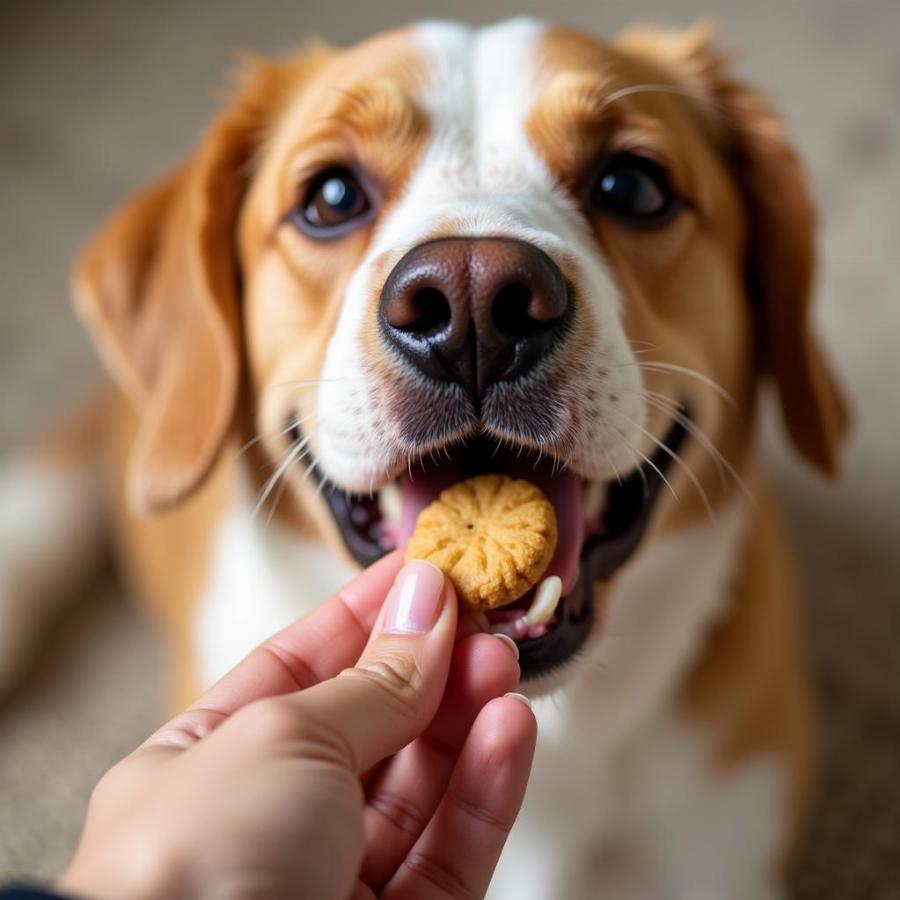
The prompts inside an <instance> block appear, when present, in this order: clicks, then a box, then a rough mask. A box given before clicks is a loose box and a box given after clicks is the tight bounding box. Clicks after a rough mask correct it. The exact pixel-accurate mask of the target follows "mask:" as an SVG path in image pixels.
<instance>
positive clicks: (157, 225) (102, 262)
mask: <svg viewBox="0 0 900 900" xmlns="http://www.w3.org/2000/svg"><path fill="white" fill-rule="evenodd" d="M324 53H325V51H324V50H323V49H317V50H312V51H308V52H307V53H305V54H303V56H302V57H301V58H298V59H295V60H292V61H290V62H285V63H264V62H260V61H252V62H249V61H248V62H247V63H245V65H244V78H243V81H242V84H241V86H240V87H239V89H238V91H237V92H236V94H235V96H234V97H233V98H232V101H231V103H230V104H229V106H228V108H227V109H226V111H225V112H224V113H222V114H221V115H220V116H219V118H218V119H217V120H215V121H214V122H213V124H212V126H211V128H210V129H209V130H208V132H207V133H206V135H205V137H204V139H203V141H202V143H201V145H200V147H199V149H198V150H197V152H196V153H195V154H194V156H193V157H192V158H191V159H190V160H189V161H188V163H187V164H186V165H185V166H184V167H183V168H182V169H181V170H179V171H178V172H176V173H175V174H173V175H171V176H170V177H169V178H167V179H165V180H164V181H162V182H161V183H160V184H158V185H156V186H154V187H152V188H150V189H149V190H147V191H145V192H143V193H141V194H139V195H138V196H137V197H135V198H134V199H133V200H132V201H131V202H129V203H128V204H126V205H125V207H124V208H123V209H121V210H120V211H119V212H118V213H116V214H114V215H113V216H112V217H111V218H110V220H109V221H108V222H107V223H106V224H105V225H103V226H102V227H101V229H100V230H99V232H98V233H97V235H96V236H95V237H94V238H93V240H92V241H91V242H90V243H89V245H88V246H87V247H86V249H85V250H84V251H83V253H82V255H81V257H80V259H79V260H78V262H77V264H76V267H75V271H74V278H73V282H74V294H75V300H76V307H77V309H78V311H79V313H80V315H81V316H82V318H83V319H84V321H85V322H86V324H87V327H88V329H89V331H90V332H91V334H92V336H93V338H94V340H95V343H96V344H97V346H98V348H99V350H100V353H101V355H102V356H103V358H104V361H105V363H106V365H107V367H108V369H109V370H110V372H111V374H112V375H113V377H114V379H115V380H116V381H117V382H118V384H119V386H120V387H121V388H122V389H123V390H125V392H126V393H127V394H128V395H129V396H130V397H131V398H132V399H133V401H134V402H135V404H136V405H137V407H138V408H139V410H140V427H139V431H138V435H137V438H136V441H135V444H134V447H133V449H132V455H131V458H130V459H129V464H128V474H127V496H128V502H129V506H130V507H131V508H132V510H134V511H135V512H138V513H148V512H155V511H160V510H164V509H166V508H168V507H170V506H171V505H173V504H175V503H177V502H178V501H180V500H182V499H183V498H185V497H186V496H187V495H188V494H189V493H190V492H191V491H192V490H193V489H194V488H195V487H197V486H198V485H199V484H200V483H201V482H202V480H203V478H204V477H205V476H206V475H207V474H208V473H209V471H210V469H211V468H212V466H213V463H214V462H215V460H216V458H217V456H218V453H219V450H220V449H221V446H222V444H223V442H224V440H225V438H226V436H227V434H228V432H229V430H230V427H231V424H232V421H233V416H234V411H235V405H236V401H237V394H238V388H239V382H240V377H241V356H242V353H241V337H240V311H239V294H240V272H239V269H238V261H237V254H236V246H235V245H236V234H235V232H236V228H235V226H236V220H237V216H238V212H239V209H240V205H241V201H242V198H243V195H244V191H245V188H246V181H247V178H248V169H249V167H250V165H251V163H252V158H253V155H254V152H255V150H256V149H257V147H258V145H259V143H260V141H261V140H262V139H263V137H264V136H265V134H266V132H267V129H268V126H269V123H270V122H271V120H272V118H273V116H274V115H275V113H276V111H277V109H278V108H279V107H280V105H281V104H282V103H283V102H285V96H286V93H287V92H286V88H287V87H288V86H290V87H294V86H296V85H297V84H298V80H301V79H302V78H303V77H304V76H305V74H306V73H307V72H308V71H309V70H310V69H311V68H312V67H313V66H314V65H315V64H317V63H318V61H319V60H320V59H321V57H322V55H323V54H324Z"/></svg>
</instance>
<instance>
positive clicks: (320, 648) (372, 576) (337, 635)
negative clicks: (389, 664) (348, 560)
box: [187, 550, 403, 717]
mask: <svg viewBox="0 0 900 900" xmlns="http://www.w3.org/2000/svg"><path fill="white" fill-rule="evenodd" d="M402 565H403V553H402V552H401V551H399V550H396V551H394V552H393V553H390V554H388V555H387V556H385V557H383V558H382V559H380V560H379V561H378V562H376V563H374V564H373V565H371V566H369V568H368V569H366V570H365V571H364V572H362V573H361V574H360V575H358V576H357V577H356V578H354V579H353V580H352V581H350V582H348V583H347V584H345V585H344V586H343V587H342V588H341V589H340V590H339V591H338V592H337V593H336V594H334V595H333V596H331V597H329V598H328V600H326V601H325V602H324V603H322V605H321V606H319V607H317V608H316V609H314V610H313V611H312V612H311V613H308V614H307V615H305V616H303V618H301V619H298V620H297V621H296V622H292V623H291V624H290V625H288V626H287V628H284V629H283V630H282V631H279V632H278V633H277V634H276V635H273V636H272V637H270V638H269V639H268V640H266V641H264V642H263V643H262V644H260V645H259V646H258V647H257V648H256V649H255V650H253V651H252V652H251V653H250V655H249V656H247V657H245V658H244V659H243V660H241V662H239V663H238V664H237V665H236V666H235V667H234V668H233V669H232V670H231V671H230V672H228V674H227V675H224V676H223V677H222V678H220V679H219V681H217V682H216V683H215V684H214V685H213V686H212V687H211V688H210V689H209V690H208V691H206V693H205V694H203V696H202V697H200V699H199V700H197V701H196V703H193V704H192V705H191V706H190V707H189V709H188V710H187V711H188V712H190V711H193V710H195V709H203V710H207V711H212V712H214V713H218V714H220V715H221V716H223V717H227V716H230V715H232V714H233V713H235V712H237V710H239V709H240V708H241V707H242V706H246V705H247V704H248V703H251V702H252V701H254V700H259V699H261V698H263V697H274V696H276V695H279V694H288V693H293V692H294V691H302V690H303V689H304V688H307V687H311V686H312V685H314V684H317V683H318V682H320V681H324V680H325V679H327V678H333V677H334V676H335V675H337V674H338V672H340V671H341V670H342V669H346V668H347V667H348V666H352V665H353V664H354V663H355V662H356V660H357V659H358V658H359V656H360V654H361V653H362V651H363V649H364V648H365V646H366V642H367V641H368V639H369V633H370V632H371V630H372V627H373V626H374V624H375V620H376V619H377V617H378V613H379V611H380V610H381V606H382V604H383V603H384V598H385V597H386V596H387V593H388V591H389V590H390V588H391V585H392V584H393V582H394V578H395V577H396V575H397V572H398V571H399V570H400V567H401V566H402Z"/></svg>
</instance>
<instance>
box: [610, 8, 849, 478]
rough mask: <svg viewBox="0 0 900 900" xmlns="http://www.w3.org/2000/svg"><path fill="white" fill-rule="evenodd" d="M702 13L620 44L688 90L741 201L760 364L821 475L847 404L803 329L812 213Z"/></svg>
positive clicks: (772, 124)
mask: <svg viewBox="0 0 900 900" xmlns="http://www.w3.org/2000/svg"><path fill="white" fill-rule="evenodd" d="M712 37H713V29H712V28H711V27H710V26H709V25H708V24H706V23H701V24H700V25H697V26H694V27H693V28H691V29H688V30H687V31H682V32H666V31H657V30H654V29H648V28H641V29H635V30H632V31H630V32H627V33H626V34H624V35H622V37H621V38H620V43H619V45H620V46H621V47H622V49H624V50H626V52H628V51H630V52H632V53H635V54H638V55H641V56H644V57H645V58H647V59H648V60H650V61H653V62H655V63H656V64H657V65H660V64H661V65H663V66H664V67H665V68H666V69H667V70H668V71H670V72H672V73H673V74H674V75H675V76H676V78H677V79H678V81H679V82H680V83H681V84H682V85H683V86H684V87H685V88H687V89H688V91H689V92H690V93H691V94H692V95H693V96H694V97H695V98H696V99H697V101H698V104H699V106H700V107H701V109H702V110H703V111H704V113H705V116H706V118H707V120H708V121H709V122H710V124H711V125H712V128H713V130H714V135H715V139H716V140H717V141H718V142H720V143H721V145H722V146H723V149H724V152H725V154H726V155H727V158H728V160H729V162H730V165H731V168H732V171H733V172H734V173H735V177H736V181H737V184H738V186H739V188H740V190H741V193H742V196H743V200H744V205H745V208H746V211H747V223H748V224H747V228H748V231H747V258H746V278H747V286H748V289H749V293H750V297H751V300H752V302H753V303H754V304H755V306H756V310H757V321H758V323H759V333H760V350H761V354H762V360H763V370H764V372H766V373H767V374H768V375H770V376H771V377H772V378H773V379H774V380H775V383H776V385H777V387H778V393H779V398H780V402H781V411H782V416H783V419H784V422H785V426H786V428H787V431H788V433H789V434H790V436H791V439H792V440H793V442H794V445H795V446H796V447H797V449H798V450H799V451H800V453H801V454H803V456H804V457H806V459H807V460H808V461H809V462H811V463H813V464H814V465H815V466H817V467H818V468H819V469H821V470H822V471H823V472H825V473H826V474H828V475H834V474H836V472H837V469H838V451H839V446H840V443H841V438H842V437H843V435H844V433H845V431H846V427H847V413H846V407H845V405H844V402H843V400H842V398H841V394H840V392H839V390H838V388H837V386H836V384H835V382H834V379H833V378H832V375H831V373H830V371H829V367H828V365H827V363H826V360H825V358H824V356H823V354H822V351H821V349H820V347H819V345H818V343H817V341H816V338H815V335H814V334H813V331H812V323H811V310H810V301H811V289H812V280H813V269H814V261H815V251H814V230H815V213H814V210H813V207H812V204H811V201H810V197H809V192H808V189H807V185H806V178H805V176H804V173H803V168H802V166H801V164H800V162H799V160H798V158H797V156H796V154H795V153H794V150H793V148H792V147H791V145H790V143H789V141H788V139H787V137H786V135H785V131H784V128H783V126H782V124H781V122H780V121H779V119H778V118H777V116H776V115H775V114H774V113H773V111H772V110H771V108H770V107H769V106H768V104H767V103H766V102H765V100H764V99H763V98H762V97H761V96H760V95H759V94H757V93H755V92H754V91H752V90H750V89H749V88H747V87H745V86H744V85H742V84H740V83H739V82H737V81H735V80H733V79H732V78H730V77H729V75H728V74H727V71H726V63H727V60H726V58H725V57H724V56H723V55H721V54H719V53H717V52H716V51H715V50H714V49H713V46H712Z"/></svg>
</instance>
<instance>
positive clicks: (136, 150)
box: [0, 0, 900, 900]
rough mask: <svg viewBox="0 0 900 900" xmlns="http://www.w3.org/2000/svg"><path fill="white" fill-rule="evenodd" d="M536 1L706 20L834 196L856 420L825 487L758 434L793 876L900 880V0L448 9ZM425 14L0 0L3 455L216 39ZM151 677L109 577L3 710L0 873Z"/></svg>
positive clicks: (61, 847) (188, 125) (24, 848)
mask: <svg viewBox="0 0 900 900" xmlns="http://www.w3.org/2000/svg"><path fill="white" fill-rule="evenodd" d="M448 8H449V4H448V5H447V6H445V7H443V9H448ZM551 8H552V9H553V10H554V12H553V13H552V16H553V17H554V18H557V19H561V20H565V21H569V22H571V23H574V24H578V25H582V26H585V27H590V28H592V29H594V30H596V31H598V32H612V31H614V30H615V29H616V28H618V27H620V26H621V25H624V24H625V23H627V22H628V21H630V20H633V19H634V18H635V17H641V18H645V19H647V18H655V19H657V20H659V21H664V22H669V23H674V24H686V23H688V22H690V21H691V20H692V19H694V18H696V17H698V16H700V15H703V14H707V13H712V14H714V15H715V17H716V18H717V19H718V20H719V22H720V23H721V25H722V33H723V39H724V41H725V42H726V43H727V44H728V45H730V46H733V47H737V48H739V49H741V50H742V51H743V55H742V61H741V63H740V67H741V70H742V71H743V72H744V73H745V74H747V75H748V76H750V77H751V78H752V79H753V80H754V81H755V82H756V83H757V84H759V85H761V86H763V87H764V88H766V89H767V90H768V91H769V92H770V93H771V94H773V95H774V96H775V97H777V98H778V101H779V103H780V105H781V107H782V108H783V109H784V110H785V112H786V113H787V116H788V118H789V119H790V121H791V123H792V127H793V128H794V131H795V133H796V135H797V137H798V142H799V144H800V146H801V148H802V150H803V152H804V155H805V156H806V157H807V159H808V160H809V162H810V166H811V171H812V176H813V180H814V183H815V186H816V193H817V196H818V198H819V201H820V206H821V209H822V212H823V216H824V224H823V233H822V238H823V240H822V246H823V254H824V265H823V269H822V278H821V291H820V295H821V299H822V305H821V307H820V322H821V326H822V329H823V331H824V332H825V333H826V334H827V337H828V340H829V343H830V346H831V347H832V348H833V353H834V356H835V358H836V360H837V362H838V365H839V367H840V369H841V370H842V372H843V375H844V379H845V383H846V385H847V386H848V388H849V391H850V393H851V395H852V397H853V400H854V403H855V404H856V406H857V416H858V421H857V429H856V432H855V434H854V437H853V439H852V441H851V443H850V445H849V447H848V453H847V472H846V478H845V480H844V481H843V483H842V484H841V485H840V486H839V487H838V488H835V489H830V488H828V487H826V486H824V485H822V484H821V483H819V482H818V481H816V480H815V479H814V478H813V477H812V476H810V475H809V474H808V473H807V472H805V471H804V470H803V469H802V468H801V467H799V466H798V465H797V464H796V463H795V461H794V460H793V458H792V457H790V455H789V454H788V453H787V451H786V450H785V449H784V445H783V443H782V441H781V439H780V436H779V435H778V434H777V433H773V435H772V436H771V440H770V446H771V455H772V458H773V466H774V468H775V470H776V472H777V474H778V480H779V484H780V486H781V490H782V494H783V498H784V503H785V505H786V507H787V510H788V513H789V517H790V521H791V524H792V525H793V535H794V540H795V543H796V546H797V551H798V555H799V558H800V561H801V564H802V571H803V573H804V575H805V580H806V584H807V586H808V588H809V592H808V594H809V603H808V617H809V620H810V628H811V633H812V637H813V651H814V659H815V664H816V673H817V679H818V685H819V688H820V693H821V696H822V701H823V706H824V709H825V713H826V728H827V730H826V740H827V743H826V771H825V777H824V781H823V784H822V791H821V799H820V806H819V810H818V813H817V815H816V817H815V820H814V822H813V824H812V828H811V832H810V835H809V839H808V841H807V844H806V846H805V848H804V851H803V853H802V856H801V860H800V865H799V866H798V872H797V877H796V896H797V897H802V898H809V900H813V898H815V900H821V898H837V900H841V898H848V900H849V898H859V900H888V898H897V897H900V654H898V649H897V647H898V639H900V478H898V476H897V472H896V463H897V460H898V451H897V447H898V446H900V398H898V384H900V362H898V360H900V353H898V347H900V291H898V284H897V283H898V274H897V273H898V269H897V258H898V255H900V253H898V251H900V212H898V209H900V206H898V200H900V54H898V51H897V48H898V46H900V3H897V2H896V0H883V2H880V3H879V2H869V3H866V2H862V0H857V2H853V0H845V2H841V0H766V2H763V0H755V2H740V0H733V2H728V3H720V4H716V5H714V4H712V3H702V2H695V0H683V2H665V0H648V2H644V3H642V4H635V3H633V2H623V0H604V2H603V3H598V2H594V0H559V2H555V3H553V4H550V3H549V2H547V3H546V4H544V5H542V4H540V3H535V2H530V3H515V4H513V3H507V2H503V0H477V2H476V0H465V2H458V3H456V4H454V9H456V10H457V11H459V10H463V12H464V13H465V11H466V10H467V9H469V10H471V17H472V19H473V20H474V21H489V20H492V19H496V18H500V17H503V16H506V15H510V14H512V13H517V12H522V11H529V12H532V13H536V14H538V15H545V16H546V15H549V13H548V10H550V9H551ZM423 10H427V12H428V13H429V14H431V15H435V14H442V12H443V10H442V7H441V6H439V5H436V4H435V5H431V6H429V5H428V4H421V3H413V2H412V0H385V2H382V3H378V4H374V3H358V4H357V3H351V2H346V0H329V2H328V3H316V4H313V3H311V2H308V3H304V2H303V0H277V2H262V0H257V2H253V3H246V2H240V0H235V2H232V3H223V2H215V3H213V2H197V0H195V2H192V3H181V2H177V0H166V2H154V3H144V2H136V0H133V2H125V0H110V2H106V3H103V2H99V0H82V2H80V3H77V4H76V3H59V2H55V0H4V3H3V5H2V7H0V85H2V88H0V183H2V185H3V187H2V195H0V196H2V206H0V209H2V215H0V272H2V294H0V383H2V384H3V392H2V398H3V400H2V404H0V449H8V448H10V447H12V446H14V445H15V444H16V443H17V442H18V441H21V440H24V439H26V438H27V437H28V435H29V434H30V433H32V431H33V429H34V428H35V427H36V426H37V425H38V424H39V423H40V422H42V421H45V420H46V419H48V418H49V417H50V416H52V414H53V413H54V412H55V411H58V410H60V409H62V408H65V406H66V404H67V403H69V402H70V401H71V400H72V399H73V398H74V397H76V396H77V395H78V394H79V393H80V391H81V390H82V387H83V385H85V384H87V383H89V382H90V381H91V379H92V378H94V377H96V371H97V370H96V368H95V366H94V364H93V362H92V358H91V355H90V352H89V349H88V347H87V343H86V341H85V340H84V338H83V337H82V335H81V333H80V332H79V330H78V328H77V326H76V325H75V324H74V322H73V321H72V319H71V317H70V315H69V312H68V307H67V299H66V288H65V273H66V265H67V260H68V259H69V257H70V256H71V254H72V252H73V251H74V249H75V247H76V246H77V245H78V243H79V242H80V241H81V240H83V238H84V236H85V235H86V233H87V232H88V230H89V229H90V228H91V226H92V224H93V223H94V222H95V221H96V220H97V218H98V217H99V216H100V214H101V213H102V212H103V211H104V210H105V209H107V208H108V207H109V206H110V205H111V204H113V203H114V202H115V201H116V200H117V199H118V198H120V197H122V196H123V195H124V194H125V193H127V192H128V191H130V190H132V189H133V188H135V187H137V186H138V185H139V184H140V183H141V182H142V181H144V180H146V179H147V178H149V177H150V176H152V175H154V174H155V173H158V172H160V171H162V170H163V169H164V168H165V167H166V166H168V165H169V164H170V163H172V162H173V161H175V160H176V159H177V158H178V157H179V156H180V155H182V154H184V153H185V152H186V151H187V150H188V149H189V148H190V146H191V142H192V140H193V139H194V138H195V136H196V134H197V133H198V130H199V128H200V125H201V123H202V121H203V119H204V117H205V116H206V115H207V114H208V112H209V110H210V108H211V104H212V102H213V98H214V96H215V92H216V90H217V89H218V86H219V85H220V84H221V81H220V74H221V72H222V71H223V69H224V68H225V66H226V65H227V64H228V61H229V58H230V57H229V54H230V51H231V50H232V49H234V48H238V47H249V48H255V49H258V50H263V51H277V50H279V49H283V48H285V47H286V46H288V45H289V44H290V43H291V42H292V40H293V38H295V37H296V38H297V39H299V38H301V37H302V36H304V35H306V34H309V33H313V32H318V33H321V34H323V35H325V36H327V37H329V38H331V39H333V40H336V41H349V40H353V39H355V38H357V37H359V36H361V35H362V34H364V33H366V32H369V31H371V30H375V29H379V28H382V27H384V26H385V25H388V24H392V23H394V22H399V21H403V20H405V19H406V18H408V17H410V16H412V15H416V16H420V15H421V14H422V12H423ZM457 14H458V13H457ZM0 627H2V623H0ZM161 671H162V664H161V657H160V651H159V649H158V646H157V642H156V638H155V635H154V634H153V632H152V630H151V628H150V627H149V626H148V625H147V624H146V623H145V622H143V621H142V620H141V618H140V617H139V616H138V615H137V614H136V613H135V612H134V610H133V609H132V608H131V607H130V606H129V605H128V603H127V602H125V600H124V599H123V598H122V597H120V596H118V595H117V593H116V591H115V589H113V588H112V587H105V588H103V589H102V590H98V591H97V593H96V596H93V597H90V598H86V599H85V600H84V601H83V602H81V603H80V604H79V606H78V608H76V609H72V610H70V611H69V612H68V613H67V614H66V616H65V617H63V619H62V620H61V621H59V622H57V623H55V625H54V627H53V629H52V634H51V635H49V636H48V642H47V647H46V649H45V652H44V654H43V659H42V660H41V661H39V662H38V663H37V664H36V666H35V670H34V672H33V673H32V676H31V677H30V678H29V679H28V680H27V682H26V683H25V684H24V685H23V688H22V690H21V692H20V693H19V694H18V695H17V696H16V697H15V698H14V700H13V701H12V702H11V703H9V704H7V705H6V706H5V707H4V708H2V709H0V879H3V878H4V877H8V876H12V875H30V876H49V875H52V874H53V873H54V872H56V871H57V870H58V869H59V867H60V865H61V864H62V863H63V861H64V860H65V859H66V857H67V855H68V854H69V853H70V852H71V848H72V845H73V841H74V839H75V836H76V834H77V829H78V823H79V820H80V817H81V815H82V810H83V806H84V803H85V801H86V798H87V796H88V792H89V790H90V787H91V785H92V783H93V782H94V780H95V779H96V778H97V776H98V775H99V774H100V773H101V772H102V771H103V770H104V769H105V768H106V767H107V766H108V765H109V764H110V763H111V762H112V761H113V760H114V759H116V758H117V757H118V756H119V755H121V754H122V753H123V752H124V751H126V750H127V749H129V748H130V747H131V746H133V745H134V744H135V743H136V742H137V741H139V740H140V739H141V737H142V736H144V735H145V734H146V733H147V732H148V730H150V728H151V727H152V726H153V725H154V723H155V722H156V721H157V719H158V716H159V708H160V698H161V684H160V679H161Z"/></svg>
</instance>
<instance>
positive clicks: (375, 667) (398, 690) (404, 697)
mask: <svg viewBox="0 0 900 900" xmlns="http://www.w3.org/2000/svg"><path fill="white" fill-rule="evenodd" d="M347 674H348V675H349V676H350V677H353V678H357V679H360V680H362V681H364V682H366V683H367V684H368V685H370V686H371V687H373V688H374V689H375V690H376V691H378V693H379V694H380V695H381V697H382V699H383V700H384V702H385V703H387V704H388V705H389V706H390V707H391V709H392V710H393V711H394V712H397V713H399V714H400V715H402V716H404V717H408V718H414V717H415V716H416V714H417V710H418V707H419V704H420V701H421V699H422V695H423V692H424V687H425V676H424V674H423V672H422V670H421V669H420V667H419V664H418V663H417V661H416V660H415V658H414V657H413V656H412V655H411V654H408V653H399V652H396V653H395V652H390V653H383V654H381V655H380V656H379V657H378V658H377V659H373V660H371V661H368V662H365V663H362V664H361V665H358V666H356V667H355V668H353V669H349V670H348V672H347Z"/></svg>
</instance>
